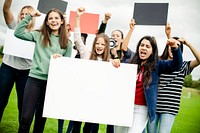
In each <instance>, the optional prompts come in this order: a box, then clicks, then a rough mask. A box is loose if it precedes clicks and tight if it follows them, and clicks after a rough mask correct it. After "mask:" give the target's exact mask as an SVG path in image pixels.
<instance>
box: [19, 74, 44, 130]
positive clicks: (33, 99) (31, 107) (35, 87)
mask: <svg viewBox="0 0 200 133" xmlns="http://www.w3.org/2000/svg"><path fill="white" fill-rule="evenodd" d="M46 85H47V81H46V80H40V79H36V78H32V77H29V78H28V80H27V83H26V86H25V90H24V99H23V106H22V115H21V119H20V124H19V129H18V133H29V130H30V126H31V123H32V120H33V116H34V113H35V112H36V113H35V118H36V119H35V124H34V129H33V133H43V130H44V126H45V122H46V118H45V117H42V113H43V106H44V98H45V92H46Z"/></svg>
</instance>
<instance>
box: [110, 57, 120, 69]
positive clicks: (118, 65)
mask: <svg viewBox="0 0 200 133" xmlns="http://www.w3.org/2000/svg"><path fill="white" fill-rule="evenodd" d="M112 65H113V66H114V67H116V68H118V67H120V60H119V59H112Z"/></svg>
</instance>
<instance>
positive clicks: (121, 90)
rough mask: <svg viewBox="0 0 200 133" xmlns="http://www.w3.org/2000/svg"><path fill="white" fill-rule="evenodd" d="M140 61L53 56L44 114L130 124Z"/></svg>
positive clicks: (114, 123) (77, 119) (53, 116)
mask: <svg viewBox="0 0 200 133" xmlns="http://www.w3.org/2000/svg"><path fill="white" fill-rule="evenodd" d="M136 74H137V65H134V64H123V63H121V66H120V67H119V68H115V67H114V66H113V65H112V63H111V62H100V61H91V60H85V59H74V58H67V57H61V58H57V59H51V61H50V67H49V76H48V82H47V89H46V96H45V104H44V111H43V116H44V117H49V118H57V119H66V120H75V121H84V122H94V123H102V124H111V125H121V126H131V125H132V120H133V107H134V97H135V86H136Z"/></svg>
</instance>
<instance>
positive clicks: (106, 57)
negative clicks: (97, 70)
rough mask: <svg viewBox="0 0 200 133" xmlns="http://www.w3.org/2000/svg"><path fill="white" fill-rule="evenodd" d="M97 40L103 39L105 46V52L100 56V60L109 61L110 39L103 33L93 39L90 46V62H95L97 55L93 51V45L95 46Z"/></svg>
mask: <svg viewBox="0 0 200 133" xmlns="http://www.w3.org/2000/svg"><path fill="white" fill-rule="evenodd" d="M98 38H103V39H104V41H105V46H106V47H105V51H104V53H103V55H102V60H103V61H109V59H110V39H109V37H108V36H107V35H106V34H104V33H101V34H98V35H97V36H96V37H95V39H94V41H93V45H92V52H91V55H90V60H97V53H96V51H95V44H96V42H97V40H98Z"/></svg>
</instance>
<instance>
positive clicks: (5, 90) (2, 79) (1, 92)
mask: <svg viewBox="0 0 200 133" xmlns="http://www.w3.org/2000/svg"><path fill="white" fill-rule="evenodd" d="M28 74H29V70H18V69H15V68H12V67H10V66H8V65H6V64H4V63H2V64H1V68H0V121H1V119H2V116H3V112H4V109H5V108H6V106H7V104H8V100H9V96H10V93H11V91H12V88H13V86H14V83H15V85H16V92H17V106H18V112H19V114H18V120H19V119H20V117H21V111H22V102H23V95H24V88H25V84H26V81H27V78H28Z"/></svg>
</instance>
